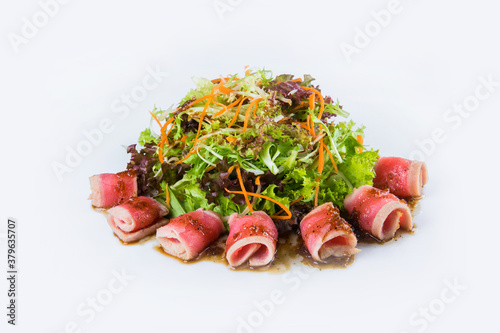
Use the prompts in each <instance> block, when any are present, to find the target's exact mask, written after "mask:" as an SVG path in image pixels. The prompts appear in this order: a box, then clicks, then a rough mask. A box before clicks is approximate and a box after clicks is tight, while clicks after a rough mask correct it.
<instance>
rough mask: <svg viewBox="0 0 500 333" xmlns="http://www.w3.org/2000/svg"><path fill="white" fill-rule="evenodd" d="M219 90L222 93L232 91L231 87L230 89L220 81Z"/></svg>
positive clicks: (227, 93)
mask: <svg viewBox="0 0 500 333" xmlns="http://www.w3.org/2000/svg"><path fill="white" fill-rule="evenodd" d="M219 91H220V92H221V93H223V94H226V95H229V94H230V93H232V92H233V89H230V88H228V87H226V86H223V85H222V82H221V83H220V84H219Z"/></svg>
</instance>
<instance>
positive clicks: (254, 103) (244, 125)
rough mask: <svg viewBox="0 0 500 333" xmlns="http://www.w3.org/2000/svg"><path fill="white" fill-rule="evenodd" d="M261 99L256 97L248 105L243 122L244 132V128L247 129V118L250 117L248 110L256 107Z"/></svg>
mask: <svg viewBox="0 0 500 333" xmlns="http://www.w3.org/2000/svg"><path fill="white" fill-rule="evenodd" d="M261 100H262V98H256V99H254V100H253V101H252V103H250V105H249V106H248V109H247V113H246V114H245V122H244V123H243V130H242V132H246V130H247V127H248V120H249V119H250V112H251V110H252V108H253V107H254V106H255V107H256V108H257V103H258V102H260V101H261Z"/></svg>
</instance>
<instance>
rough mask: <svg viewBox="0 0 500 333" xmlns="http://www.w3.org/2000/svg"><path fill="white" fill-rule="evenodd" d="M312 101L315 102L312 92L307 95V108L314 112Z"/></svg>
mask: <svg viewBox="0 0 500 333" xmlns="http://www.w3.org/2000/svg"><path fill="white" fill-rule="evenodd" d="M314 102H315V100H314V94H311V95H310V96H309V109H311V112H313V113H314Z"/></svg>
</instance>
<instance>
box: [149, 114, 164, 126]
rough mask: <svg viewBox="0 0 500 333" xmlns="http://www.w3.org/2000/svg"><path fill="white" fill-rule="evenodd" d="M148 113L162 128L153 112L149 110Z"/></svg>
mask: <svg viewBox="0 0 500 333" xmlns="http://www.w3.org/2000/svg"><path fill="white" fill-rule="evenodd" d="M149 113H151V117H153V118H154V120H156V123H157V124H158V126H160V128H162V126H161V123H160V121H159V120H158V118H157V117H156V116H155V115H154V113H153V112H149Z"/></svg>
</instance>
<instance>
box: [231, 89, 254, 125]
mask: <svg viewBox="0 0 500 333" xmlns="http://www.w3.org/2000/svg"><path fill="white" fill-rule="evenodd" d="M249 98H250V97H248V96H247V97H245V98H243V99H242V100H241V102H240V105H238V108H237V109H236V112H235V113H234V117H233V119H232V120H231V122H230V123H229V125H228V126H227V128H231V126H233V125H234V123H235V122H236V120H237V119H238V114H239V113H240V109H241V106H242V105H243V102H244V101H245V100H247V99H249Z"/></svg>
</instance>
